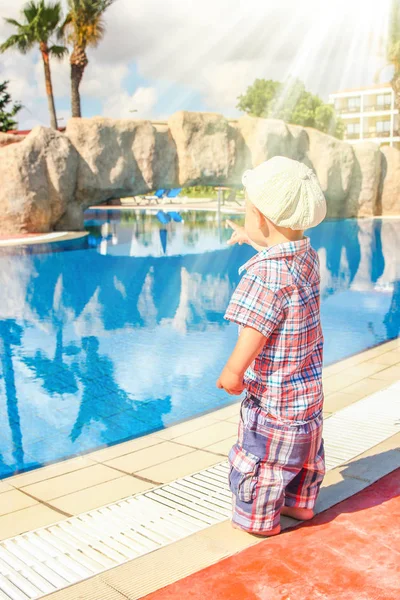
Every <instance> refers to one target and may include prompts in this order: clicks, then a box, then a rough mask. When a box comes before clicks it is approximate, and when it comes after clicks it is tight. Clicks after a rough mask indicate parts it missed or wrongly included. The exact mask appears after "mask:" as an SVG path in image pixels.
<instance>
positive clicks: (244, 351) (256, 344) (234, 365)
mask: <svg viewBox="0 0 400 600" xmlns="http://www.w3.org/2000/svg"><path fill="white" fill-rule="evenodd" d="M266 339H267V338H266V337H265V336H264V335H263V334H262V333H260V332H259V331H257V330H256V329H253V328H252V327H243V329H242V331H241V332H240V335H239V339H238V341H237V344H236V346H235V348H234V350H233V352H232V354H231V355H230V357H229V359H228V362H227V363H226V365H225V367H224V368H223V370H222V373H221V375H220V376H219V378H218V381H217V388H220V389H224V390H225V391H226V392H228V394H231V395H233V396H238V395H240V394H241V393H242V392H243V390H244V388H245V386H244V383H243V377H244V373H245V371H246V369H247V368H248V367H249V366H250V365H251V363H252V362H253V360H254V359H255V358H256V356H258V355H259V354H260V352H261V350H262V348H263V346H264V344H265V341H266Z"/></svg>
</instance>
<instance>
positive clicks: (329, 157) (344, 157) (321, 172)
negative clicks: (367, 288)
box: [303, 127, 355, 217]
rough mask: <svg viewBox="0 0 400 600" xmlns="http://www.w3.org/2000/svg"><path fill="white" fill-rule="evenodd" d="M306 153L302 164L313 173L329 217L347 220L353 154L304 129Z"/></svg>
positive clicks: (335, 141) (330, 139) (338, 143)
mask: <svg viewBox="0 0 400 600" xmlns="http://www.w3.org/2000/svg"><path fill="white" fill-rule="evenodd" d="M304 131H306V133H307V136H308V150H307V152H306V155H305V157H304V159H303V162H305V163H306V164H308V165H309V166H310V167H311V168H312V169H314V171H315V173H316V175H317V177H318V181H319V183H320V185H321V188H322V191H323V192H324V194H325V197H326V201H327V205H328V216H330V217H341V216H346V199H347V196H348V194H349V191H350V185H351V180H352V171H353V168H354V162H355V161H354V152H353V150H352V147H351V146H350V145H349V144H347V143H346V142H342V141H341V140H338V139H336V138H334V137H331V136H330V135H326V134H325V133H322V132H321V131H317V130H316V129H311V128H310V127H307V128H305V129H304Z"/></svg>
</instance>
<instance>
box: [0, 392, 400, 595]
mask: <svg viewBox="0 0 400 600" xmlns="http://www.w3.org/2000/svg"><path fill="white" fill-rule="evenodd" d="M399 415H400V385H399V384H395V385H393V386H391V387H390V388H388V389H387V390H384V391H382V392H378V393H377V394H374V395H373V396H370V397H368V398H366V399H364V400H360V401H359V402H356V403H354V404H353V405H351V406H349V407H347V408H345V409H343V410H341V411H339V412H337V413H336V414H334V415H333V416H332V417H330V418H329V419H327V420H326V422H325V433H324V437H325V445H326V454H327V468H328V469H333V468H334V467H336V466H338V465H339V464H343V463H344V462H347V461H348V460H350V459H351V458H354V457H356V456H358V455H359V454H361V453H362V452H365V451H366V450H368V449H369V448H371V447H373V446H375V445H376V444H378V443H380V442H382V441H383V440H385V439H386V438H388V437H390V436H391V435H394V434H395V433H396V432H397V431H398V429H399V423H398V418H399ZM396 421H397V423H396ZM228 470H229V467H228V462H227V461H225V462H223V463H221V464H218V465H216V466H214V467H211V468H209V469H205V470H203V471H200V472H198V473H194V474H193V475H189V476H187V477H183V478H182V479H178V480H176V481H173V482H172V483H169V484H167V485H162V486H160V487H158V488H155V489H152V490H150V491H148V492H144V493H141V494H137V495H136V496H132V497H130V498H127V499H125V500H122V501H120V502H116V503H114V504H110V505H108V506H105V507H103V508H99V509H96V510H92V511H90V512H88V513H85V514H82V515H79V516H77V517H73V518H71V519H66V520H64V521H61V522H60V523H57V524H55V525H51V526H48V527H44V528H42V529H38V530H36V531H31V532H29V533H25V534H22V535H19V536H17V537H15V538H12V539H9V540H5V541H3V542H1V543H0V600H10V599H12V600H26V599H27V598H30V599H34V598H35V599H36V598H42V597H43V596H45V595H47V594H49V593H52V592H54V591H56V590H60V589H62V588H64V587H67V586H69V585H71V584H74V583H77V582H79V581H82V580H83V579H86V578H88V577H91V576H93V575H97V574H98V573H101V572H102V571H105V570H107V569H111V568H113V567H116V566H118V565H121V564H123V563H124V562H127V561H129V560H132V559H134V558H137V557H139V556H142V555H144V554H147V553H148V552H151V551H153V550H156V549H158V548H161V547H162V546H166V545H167V544H170V543H172V542H175V541H177V540H180V539H182V538H184V537H186V536H188V535H190V534H192V533H195V532H197V531H200V530H202V529H204V528H206V527H209V526H210V525H214V524H216V523H220V522H221V521H224V520H226V519H228V518H229V516H230V514H231V494H230V492H229V489H228V485H227V479H228Z"/></svg>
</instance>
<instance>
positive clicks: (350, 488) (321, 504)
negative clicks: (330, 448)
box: [315, 469, 369, 513]
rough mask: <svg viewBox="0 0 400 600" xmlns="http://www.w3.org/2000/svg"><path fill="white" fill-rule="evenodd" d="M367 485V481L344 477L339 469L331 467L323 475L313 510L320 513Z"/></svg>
mask: <svg viewBox="0 0 400 600" xmlns="http://www.w3.org/2000/svg"><path fill="white" fill-rule="evenodd" d="M368 485H369V483H368V482H367V481H364V480H361V479H354V478H352V477H346V476H345V475H344V474H343V473H341V472H340V469H332V471H328V473H327V474H326V475H325V478H324V481H323V482H322V486H321V491H320V494H319V497H318V500H317V504H316V506H315V511H316V512H317V513H320V512H322V511H324V510H326V509H327V508H330V507H331V506H334V505H335V504H338V502H342V501H343V500H346V498H349V497H350V496H353V495H354V494H357V492H360V491H361V490H363V489H364V488H366V487H367V486H368Z"/></svg>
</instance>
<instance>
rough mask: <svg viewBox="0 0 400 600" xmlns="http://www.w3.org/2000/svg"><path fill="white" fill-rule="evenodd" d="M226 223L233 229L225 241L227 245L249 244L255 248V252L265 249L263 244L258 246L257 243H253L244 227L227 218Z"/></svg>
mask: <svg viewBox="0 0 400 600" xmlns="http://www.w3.org/2000/svg"><path fill="white" fill-rule="evenodd" d="M226 224H227V225H228V227H230V228H231V229H233V233H232V235H231V237H230V238H229V240H228V242H227V244H228V245H229V246H233V245H234V244H239V246H241V245H242V244H249V246H252V247H253V248H254V250H257V252H261V250H265V246H259V245H258V244H255V243H254V242H252V241H251V239H250V238H249V236H248V235H247V233H246V230H245V228H244V227H241V226H240V225H236V223H234V222H233V221H230V220H229V219H227V220H226Z"/></svg>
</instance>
